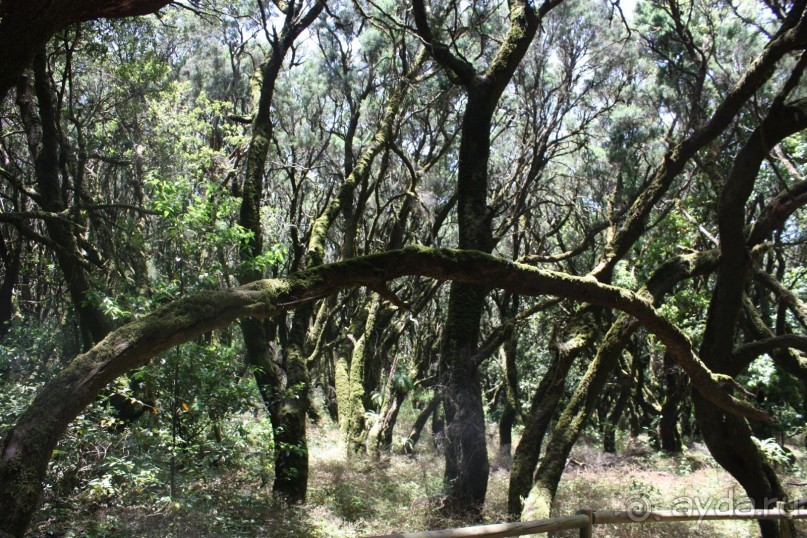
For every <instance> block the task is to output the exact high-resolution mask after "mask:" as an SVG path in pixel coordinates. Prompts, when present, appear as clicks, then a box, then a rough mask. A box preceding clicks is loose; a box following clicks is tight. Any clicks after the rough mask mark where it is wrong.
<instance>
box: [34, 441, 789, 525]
mask: <svg viewBox="0 0 807 538" xmlns="http://www.w3.org/2000/svg"><path fill="white" fill-rule="evenodd" d="M403 430H405V426H403V425H402V428H401V431H403ZM310 443H311V446H310V450H311V476H310V481H309V484H310V486H309V503H308V504H306V505H304V506H291V507H290V506H278V505H277V504H275V503H274V502H273V501H272V498H271V492H270V488H267V487H261V484H260V477H259V476H258V474H257V473H256V472H255V470H254V469H250V468H243V467H234V468H230V469H221V470H215V471H211V473H210V475H209V476H206V477H203V478H201V479H200V478H198V477H197V478H196V479H194V480H193V481H187V482H182V483H181V484H180V491H181V494H182V495H181V498H180V499H179V500H178V501H177V502H175V503H171V502H163V503H162V504H159V505H157V506H155V504H154V502H153V501H152V502H149V501H148V500H147V499H138V498H137V497H136V496H133V497H132V498H131V499H130V500H127V502H126V503H125V505H124V506H120V505H118V506H103V505H102V506H86V505H82V504H81V503H80V502H78V501H72V504H67V505H65V506H64V507H63V508H64V510H62V511H60V510H58V509H53V510H52V511H51V513H48V514H41V515H42V516H45V517H44V519H42V520H41V521H40V522H39V523H38V525H37V529H38V532H37V533H36V534H37V535H39V536H42V535H46V533H48V534H47V535H48V536H98V537H100V536H144V537H149V536H153V537H158V536H159V537H167V536H193V537H196V536H199V537H203V536H228V537H229V536H271V537H273V538H275V537H276V538H297V537H302V538H308V537H328V538H330V537H334V538H339V537H352V536H362V535H372V534H385V533H391V532H401V531H415V530H423V529H434V528H446V527H454V526H465V525H470V524H472V522H469V521H450V520H445V519H442V518H440V517H439V516H435V513H436V510H435V508H436V507H437V505H438V504H439V502H440V493H441V489H442V472H443V462H442V456H440V455H439V454H437V453H435V451H434V450H433V449H432V445H431V439H430V438H429V437H428V436H424V438H423V439H422V440H421V444H420V445H419V449H420V452H419V454H417V455H415V456H411V457H408V456H400V455H394V456H392V457H386V458H383V459H382V460H380V461H371V460H367V459H364V458H356V457H354V458H352V459H348V458H347V455H346V450H345V447H344V444H343V443H342V441H341V440H340V437H339V432H338V431H337V430H336V429H335V428H334V427H333V426H322V427H315V428H312V431H311V433H310ZM645 446H646V445H645V444H643V443H642V442H634V443H633V444H629V445H628V446H625V447H623V450H622V451H621V453H620V454H618V455H612V454H605V453H603V452H601V451H600V450H598V449H597V448H594V447H592V446H591V445H590V444H586V443H581V446H580V447H578V448H577V449H576V450H575V451H574V453H573V454H572V458H571V460H570V464H569V466H568V467H567V469H566V473H565V474H564V477H563V481H562V483H561V487H560V490H559V492H558V496H557V506H556V513H557V514H558V515H567V514H573V513H575V512H576V511H577V510H578V509H580V508H593V509H614V510H621V509H626V507H627V505H628V503H629V502H630V500H631V499H636V498H639V499H644V500H645V501H646V502H648V503H650V504H651V505H652V506H653V507H655V508H659V509H664V508H670V507H671V506H672V504H673V503H674V502H675V500H676V499H680V498H690V499H698V502H700V503H702V506H704V507H708V508H721V507H722V508H725V503H727V502H729V501H730V500H732V499H733V502H735V503H740V502H741V501H742V500H743V499H744V496H743V494H742V493H741V492H742V490H741V488H740V487H739V485H738V484H737V483H736V482H735V481H734V480H733V479H732V478H731V477H730V476H728V475H727V474H726V473H725V472H724V471H722V470H721V469H719V468H717V466H716V465H715V464H714V462H713V461H712V460H711V458H710V457H709V455H708V453H707V452H706V451H705V449H704V448H703V447H701V446H697V445H696V446H694V447H691V448H690V450H689V451H688V452H686V453H685V454H683V455H681V456H678V457H667V456H664V455H660V454H658V453H656V452H653V451H650V450H648V449H647V448H645ZM496 453H497V451H496V447H495V446H493V445H492V444H491V447H490V454H491V455H492V457H493V455H495V454H496ZM494 459H495V458H494ZM507 482H508V471H507V470H506V469H504V468H503V467H501V466H499V465H497V464H496V462H494V465H493V471H492V473H491V478H490V483H489V493H488V498H487V502H486V504H485V511H484V514H485V515H484V521H483V522H484V523H493V522H499V521H504V520H505V519H506V506H507ZM792 493H793V494H794V496H798V493H799V492H798V491H793V492H792ZM718 502H723V503H724V505H721V506H717V505H716V503H718ZM755 529H756V526H755V523H753V522H720V523H717V522H702V523H699V524H690V523H666V524H649V523H648V524H635V525H625V526H601V527H597V528H596V529H595V536H601V537H626V538H627V537H635V538H638V537H667V536H669V537H673V536H676V537H696V536H712V537H718V538H720V537H726V538H728V537H731V538H735V537H741V536H753V535H755V534H756V532H755ZM567 536H576V533H571V534H567Z"/></svg>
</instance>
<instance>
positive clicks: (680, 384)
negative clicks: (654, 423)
mask: <svg viewBox="0 0 807 538" xmlns="http://www.w3.org/2000/svg"><path fill="white" fill-rule="evenodd" d="M686 392H687V382H686V378H685V377H684V376H682V375H681V371H680V370H679V369H678V367H677V366H676V365H675V363H674V362H673V361H672V359H671V358H670V356H669V355H668V354H666V353H665V354H664V403H663V404H662V406H661V419H660V420H659V425H658V436H659V441H660V446H661V449H662V450H663V451H665V452H668V453H670V454H678V453H680V452H681V451H682V450H683V449H684V443H683V439H682V437H681V430H680V428H679V426H678V423H679V421H680V416H681V402H682V401H683V399H684V397H685V396H686Z"/></svg>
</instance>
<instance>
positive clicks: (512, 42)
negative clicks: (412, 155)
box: [412, 0, 561, 513]
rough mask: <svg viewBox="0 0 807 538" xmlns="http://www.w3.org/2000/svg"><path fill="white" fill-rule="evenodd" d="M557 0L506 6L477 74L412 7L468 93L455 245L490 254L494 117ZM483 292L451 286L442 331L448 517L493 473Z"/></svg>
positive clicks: (418, 7) (472, 500) (467, 508)
mask: <svg viewBox="0 0 807 538" xmlns="http://www.w3.org/2000/svg"><path fill="white" fill-rule="evenodd" d="M560 1H561V0H547V1H546V2H544V3H543V4H542V5H541V6H539V7H537V8H536V7H534V6H533V5H531V4H530V3H528V2H526V1H523V0H516V1H513V2H509V3H508V7H509V19H510V27H509V29H508V31H507V34H506V35H505V37H504V40H503V41H502V43H501V44H500V46H499V48H498V50H497V51H496V53H495V55H494V57H493V59H492V61H491V62H490V64H489V66H488V67H487V68H486V69H485V70H484V71H482V72H480V71H477V69H476V68H475V67H474V66H473V65H472V64H470V63H469V62H468V61H467V60H466V59H465V58H462V57H461V56H457V55H455V54H454V52H452V50H451V48H450V47H449V46H447V45H446V44H445V43H442V42H441V41H440V40H439V39H438V38H437V36H436V34H435V33H433V31H432V28H431V26H430V24H431V21H429V16H428V14H427V10H426V6H425V5H424V1H423V0H414V1H413V3H412V6H413V13H414V19H415V25H416V28H417V31H418V34H419V35H420V37H421V38H422V39H423V41H424V42H425V43H426V45H427V46H428V47H429V51H430V52H431V55H432V57H433V58H434V59H435V60H436V61H437V62H438V63H439V64H440V65H441V66H442V67H443V68H444V69H446V70H447V71H448V72H449V75H450V77H451V78H452V80H455V81H456V82H457V83H459V84H460V85H461V86H462V87H463V89H464V91H465V93H466V95H467V103H466V106H465V112H464V113H463V122H462V131H461V135H460V148H459V156H458V170H457V220H458V229H459V247H460V248H461V249H474V250H479V251H482V252H491V251H492V249H493V247H494V242H493V237H492V229H491V221H492V218H493V215H492V212H491V210H490V209H489V208H488V206H487V196H488V160H489V156H490V135H491V121H492V118H493V113H494V112H495V110H496V107H497V106H498V103H499V99H500V97H501V95H502V93H503V92H504V89H505V88H506V87H507V85H508V84H509V83H510V79H511V78H512V77H513V74H514V73H515V70H516V68H517V67H518V65H519V64H520V63H521V60H522V59H523V57H524V55H525V54H526V52H527V49H528V47H529V45H530V43H531V42H532V39H533V37H534V36H535V34H536V32H537V30H538V27H539V25H540V21H541V19H542V17H543V16H544V15H545V14H546V13H547V12H549V11H550V10H551V9H552V8H554V7H555V6H556V5H557V4H559V3H560ZM486 295H487V291H486V290H485V289H484V288H480V287H476V286H468V285H466V284H462V283H453V284H452V285H451V289H450V292H449V299H448V315H447V321H446V325H445V329H444V332H443V345H442V349H441V356H442V365H441V368H442V372H443V374H442V376H441V379H442V386H443V387H442V388H443V405H444V409H445V417H446V451H445V457H446V466H445V484H446V488H447V494H448V499H447V503H446V508H447V510H448V511H449V512H455V513H465V512H478V511H479V510H480V509H481V507H482V504H483V503H484V500H485V495H486V493H487V483H488V474H489V470H490V466H489V462H488V454H487V446H486V438H485V416H484V409H483V405H482V386H481V382H480V376H479V368H478V364H477V362H476V360H475V357H476V354H477V346H478V341H479V332H480V322H481V319H482V312H483V310H484V306H485V297H486Z"/></svg>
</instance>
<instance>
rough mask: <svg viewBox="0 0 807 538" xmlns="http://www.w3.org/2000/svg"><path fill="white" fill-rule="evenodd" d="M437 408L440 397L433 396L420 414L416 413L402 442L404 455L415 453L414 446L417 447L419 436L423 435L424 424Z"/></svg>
mask: <svg viewBox="0 0 807 538" xmlns="http://www.w3.org/2000/svg"><path fill="white" fill-rule="evenodd" d="M439 407H440V397H439V396H437V395H434V396H432V399H431V400H429V403H428V404H427V405H426V407H424V408H423V409H421V410H420V413H418V416H417V418H416V419H415V423H414V424H413V425H412V430H411V431H410V432H409V435H408V436H407V438H406V441H404V447H403V451H404V454H413V453H414V452H415V445H417V444H418V441H419V440H420V434H421V433H423V428H424V427H425V426H426V422H428V421H429V417H431V416H432V414H434V413H435V411H436V410H437V409H438V408H439Z"/></svg>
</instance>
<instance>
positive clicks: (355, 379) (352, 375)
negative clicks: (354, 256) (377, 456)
mask: <svg viewBox="0 0 807 538" xmlns="http://www.w3.org/2000/svg"><path fill="white" fill-rule="evenodd" d="M380 308H381V298H380V297H379V295H378V294H373V297H372V299H371V300H370V303H369V304H368V306H367V316H366V320H365V323H364V326H363V328H362V331H361V335H360V336H359V338H358V339H357V340H356V341H355V343H354V345H353V353H352V354H351V356H350V361H349V362H348V361H347V360H345V359H343V358H341V359H339V360H338V361H337V367H336V368H337V370H336V398H337V409H338V410H339V426H340V428H341V429H342V433H343V435H344V437H345V441H346V443H347V450H348V454H356V453H361V452H364V442H365V437H366V431H365V424H364V422H365V420H364V415H365V411H366V409H365V405H364V400H365V387H364V371H365V368H366V367H367V364H366V361H367V357H368V356H369V354H368V351H367V345H368V340H370V338H371V336H372V335H373V333H374V332H375V324H376V319H377V317H378V311H379V309H380Z"/></svg>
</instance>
